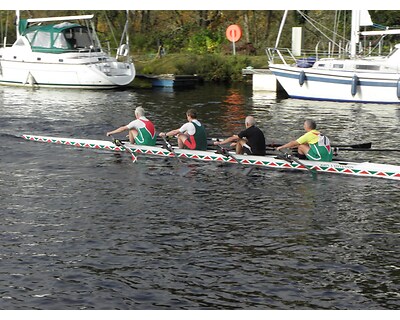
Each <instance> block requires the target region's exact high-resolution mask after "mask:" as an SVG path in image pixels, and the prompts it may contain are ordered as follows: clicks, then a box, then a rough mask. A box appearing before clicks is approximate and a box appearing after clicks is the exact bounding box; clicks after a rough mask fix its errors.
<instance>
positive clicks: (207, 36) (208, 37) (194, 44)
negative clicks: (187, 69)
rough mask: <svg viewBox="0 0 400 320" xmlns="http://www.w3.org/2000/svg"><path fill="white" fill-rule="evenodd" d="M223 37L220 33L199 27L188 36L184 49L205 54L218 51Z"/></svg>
mask: <svg viewBox="0 0 400 320" xmlns="http://www.w3.org/2000/svg"><path fill="white" fill-rule="evenodd" d="M223 41H224V38H223V37H221V35H220V33H217V32H213V31H211V30H209V29H200V30H199V31H198V32H197V33H195V34H193V35H192V36H191V37H189V41H188V44H187V48H186V50H187V51H188V52H190V53H197V54H206V53H216V52H219V51H220V48H221V44H222V43H223Z"/></svg>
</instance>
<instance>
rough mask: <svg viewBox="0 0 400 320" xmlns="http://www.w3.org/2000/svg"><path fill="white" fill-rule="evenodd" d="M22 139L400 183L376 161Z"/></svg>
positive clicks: (397, 169) (394, 170) (399, 175)
mask: <svg viewBox="0 0 400 320" xmlns="http://www.w3.org/2000/svg"><path fill="white" fill-rule="evenodd" d="M22 138H24V139H26V140H29V141H35V142H45V143H53V144H59V145H65V146H74V147H79V148H90V149H98V150H107V151H112V152H128V151H129V152H133V153H134V154H135V155H136V156H137V155H150V156H161V157H179V158H181V159H192V160H198V161H215V162H220V163H233V164H238V163H239V164H241V165H247V166H254V167H260V168H272V169H285V170H303V171H306V170H314V171H315V172H318V173H319V172H321V173H336V174H342V175H350V176H359V177H373V178H384V179H392V180H398V181H400V166H397V165H390V164H380V163H372V162H352V161H332V162H323V161H310V160H302V161H301V163H299V162H296V161H292V160H291V159H290V157H289V158H287V157H282V156H280V155H267V156H252V155H238V154H232V155H234V157H231V156H229V155H227V154H226V155H224V154H221V153H219V152H217V151H216V150H207V151H200V150H187V149H178V148H174V149H173V152H171V151H170V150H168V149H166V148H164V147H162V146H144V145H134V144H130V143H123V144H122V145H116V144H114V143H113V142H112V141H105V140H92V139H74V138H62V137H48V136H39V135H28V134H24V135H22Z"/></svg>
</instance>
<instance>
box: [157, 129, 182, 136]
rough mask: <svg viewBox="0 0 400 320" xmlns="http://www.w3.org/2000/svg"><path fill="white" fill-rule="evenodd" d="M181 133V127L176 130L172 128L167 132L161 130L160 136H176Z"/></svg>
mask: <svg viewBox="0 0 400 320" xmlns="http://www.w3.org/2000/svg"><path fill="white" fill-rule="evenodd" d="M179 133H180V131H179V129H175V130H171V131H169V132H167V133H165V132H160V134H159V136H160V137H162V136H164V137H173V136H176V135H177V134H179Z"/></svg>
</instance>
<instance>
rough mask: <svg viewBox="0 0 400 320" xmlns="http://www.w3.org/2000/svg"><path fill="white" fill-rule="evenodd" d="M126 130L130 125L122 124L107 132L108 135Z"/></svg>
mask: <svg viewBox="0 0 400 320" xmlns="http://www.w3.org/2000/svg"><path fill="white" fill-rule="evenodd" d="M126 130H129V128H128V126H122V127H119V128H118V129H115V130H113V131H110V132H107V136H110V135H112V134H116V133H120V132H123V131H126Z"/></svg>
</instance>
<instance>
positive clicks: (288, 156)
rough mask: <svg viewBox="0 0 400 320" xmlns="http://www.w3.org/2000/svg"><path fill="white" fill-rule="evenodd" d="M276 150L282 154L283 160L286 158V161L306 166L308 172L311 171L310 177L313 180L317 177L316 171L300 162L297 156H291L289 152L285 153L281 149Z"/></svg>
mask: <svg viewBox="0 0 400 320" xmlns="http://www.w3.org/2000/svg"><path fill="white" fill-rule="evenodd" d="M278 151H279V152H280V153H281V154H282V156H283V159H284V160H286V161H288V162H292V161H294V162H296V163H298V164H299V165H301V166H303V167H304V168H306V169H307V170H308V172H310V173H311V176H312V178H313V179H314V180H315V179H316V178H317V171H316V170H313V169H310V168H309V167H307V166H306V165H305V164H304V163H303V162H301V161H300V160H299V159H298V158H296V157H295V156H293V155H291V154H288V153H285V152H283V151H282V150H278Z"/></svg>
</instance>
